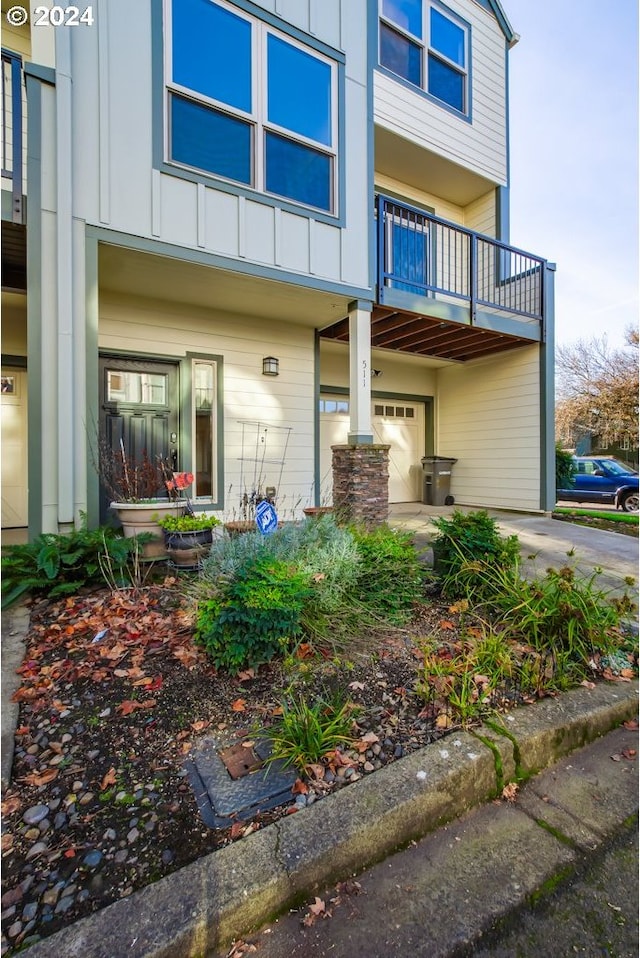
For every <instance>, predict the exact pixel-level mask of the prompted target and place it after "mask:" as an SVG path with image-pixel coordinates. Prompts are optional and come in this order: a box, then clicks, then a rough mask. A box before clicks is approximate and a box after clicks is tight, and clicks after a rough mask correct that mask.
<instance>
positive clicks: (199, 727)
mask: <svg viewBox="0 0 640 958" xmlns="http://www.w3.org/2000/svg"><path fill="white" fill-rule="evenodd" d="M210 725H211V722H207V721H205V720H204V719H198V720H197V721H195V722H192V723H191V728H192V729H193V731H194V732H202V731H203V729H205V728H209V726H210Z"/></svg>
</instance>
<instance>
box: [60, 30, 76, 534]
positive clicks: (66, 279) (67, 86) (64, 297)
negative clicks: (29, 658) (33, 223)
mask: <svg viewBox="0 0 640 958" xmlns="http://www.w3.org/2000/svg"><path fill="white" fill-rule="evenodd" d="M71 148H72V130H71V35H70V31H69V29H68V28H59V29H58V30H57V31H56V243H57V250H56V256H57V269H56V273H57V276H56V279H57V291H56V306H57V363H58V368H57V398H58V409H57V446H58V464H57V501H58V527H59V531H60V532H65V531H68V530H69V529H71V528H73V522H74V486H75V483H74V472H75V469H74V464H75V455H74V452H75V436H74V433H75V427H74V420H75V409H76V403H75V388H74V381H75V376H74V361H73V360H74V342H73V332H74V330H73V326H74V323H73V292H74V289H73V287H74V283H73V272H74V271H73V209H72V204H73V194H72V149H71Z"/></svg>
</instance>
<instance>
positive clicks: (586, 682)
mask: <svg viewBox="0 0 640 958" xmlns="http://www.w3.org/2000/svg"><path fill="white" fill-rule="evenodd" d="M580 685H584V687H585V689H595V687H596V684H595V682H589V680H588V679H583V680H582V682H581V683H580Z"/></svg>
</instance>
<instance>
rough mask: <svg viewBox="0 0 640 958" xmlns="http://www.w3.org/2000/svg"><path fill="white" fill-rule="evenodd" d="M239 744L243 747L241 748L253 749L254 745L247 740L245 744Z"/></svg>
mask: <svg viewBox="0 0 640 958" xmlns="http://www.w3.org/2000/svg"><path fill="white" fill-rule="evenodd" d="M241 744H242V747H243V748H253V746H254V745H255V744H256V743H255V742H253V741H252V740H251V739H247V741H246V742H242V743H241Z"/></svg>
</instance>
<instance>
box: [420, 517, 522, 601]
mask: <svg viewBox="0 0 640 958" xmlns="http://www.w3.org/2000/svg"><path fill="white" fill-rule="evenodd" d="M433 524H434V525H435V526H436V528H437V529H438V535H437V536H436V537H435V538H434V540H433V543H432V544H433V554H434V568H435V571H436V572H437V574H438V575H439V576H440V578H441V579H442V587H443V592H444V593H445V595H450V596H452V595H453V596H455V595H466V596H467V597H469V598H473V597H475V596H477V595H482V594H483V593H484V592H485V587H486V585H487V581H486V577H485V576H484V570H485V568H486V567H487V566H489V567H491V568H494V569H495V568H497V569H504V570H508V569H513V568H515V567H516V564H517V560H518V555H519V543H518V537H517V536H502V535H500V533H499V532H498V529H497V525H496V521H495V519H492V518H491V516H490V515H489V514H488V513H487V512H485V511H484V510H481V511H479V512H467V513H464V512H460V511H459V510H457V509H456V510H455V511H454V512H453V513H452V515H451V517H450V518H445V517H441V518H439V519H434V520H433Z"/></svg>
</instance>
